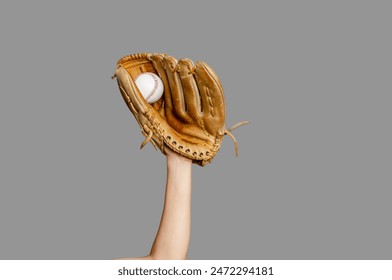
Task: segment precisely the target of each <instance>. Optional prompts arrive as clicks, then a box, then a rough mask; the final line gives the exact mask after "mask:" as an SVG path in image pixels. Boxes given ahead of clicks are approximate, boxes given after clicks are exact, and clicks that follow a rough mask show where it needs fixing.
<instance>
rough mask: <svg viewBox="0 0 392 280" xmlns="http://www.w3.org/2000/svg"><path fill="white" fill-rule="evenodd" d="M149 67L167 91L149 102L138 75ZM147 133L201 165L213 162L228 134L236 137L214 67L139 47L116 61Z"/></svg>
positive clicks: (125, 92) (129, 101)
mask: <svg viewBox="0 0 392 280" xmlns="http://www.w3.org/2000/svg"><path fill="white" fill-rule="evenodd" d="M144 72H152V73H155V74H157V75H158V76H159V77H160V78H161V80H162V82H163V86H164V93H163V97H162V98H161V99H160V100H158V101H157V102H155V103H154V104H149V103H147V102H146V101H145V99H144V98H143V96H142V94H141V93H140V91H139V89H138V87H137V86H136V84H135V82H134V80H135V78H136V77H137V76H138V75H139V74H141V73H144ZM114 77H116V78H117V82H118V86H119V89H120V92H121V94H122V96H123V98H124V100H125V102H126V104H127V105H128V107H129V109H130V110H131V112H132V113H133V115H134V116H135V118H136V121H137V122H138V123H139V125H140V127H141V128H142V133H143V135H144V136H146V139H145V140H144V141H143V143H142V145H141V148H143V146H144V145H145V144H147V143H148V142H151V143H152V144H153V145H154V147H156V148H158V149H159V150H161V151H162V153H164V149H163V148H164V145H166V146H167V147H169V148H170V149H171V150H173V151H175V152H177V153H179V154H181V155H182V156H184V157H187V158H190V159H192V160H193V162H194V163H197V164H199V165H201V166H204V165H206V164H207V163H210V162H211V161H212V159H213V158H214V156H215V155H216V153H217V152H218V150H219V148H220V147H221V144H222V138H223V137H224V135H226V134H227V135H229V136H230V137H231V138H232V139H233V140H234V143H235V148H236V152H237V153H238V147H237V141H236V140H235V138H234V136H233V135H232V134H231V132H230V131H231V130H232V129H234V128H236V127H238V126H240V125H242V124H245V123H248V122H241V123H239V124H237V125H235V126H234V127H232V128H231V129H226V126H225V114H226V113H225V98H224V94H223V88H222V85H221V83H220V81H219V78H218V77H217V75H216V74H215V72H214V71H213V70H212V69H211V68H210V67H209V66H208V65H207V64H206V63H204V62H197V63H196V64H194V63H193V62H192V60H190V59H188V58H185V59H181V60H179V61H177V59H175V58H174V57H172V56H168V55H165V54H150V53H140V54H133V55H129V56H125V57H123V58H121V59H120V60H119V61H118V62H117V69H116V71H115V74H114V76H113V78H114Z"/></svg>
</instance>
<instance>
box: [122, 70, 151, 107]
mask: <svg viewBox="0 0 392 280" xmlns="http://www.w3.org/2000/svg"><path fill="white" fill-rule="evenodd" d="M115 76H116V77H117V82H118V85H119V87H120V89H121V94H122V95H123V97H124V100H125V101H126V102H127V104H128V107H130V108H134V109H135V110H136V111H137V112H140V113H142V114H144V113H145V111H146V108H147V107H148V106H150V105H149V104H148V103H147V102H146V101H145V99H144V97H143V95H142V94H141V93H140V91H139V89H138V87H137V86H136V84H135V82H134V81H133V79H132V78H131V76H130V75H129V73H128V72H127V70H125V69H124V68H123V67H119V68H117V69H116V71H115ZM129 103H131V104H129Z"/></svg>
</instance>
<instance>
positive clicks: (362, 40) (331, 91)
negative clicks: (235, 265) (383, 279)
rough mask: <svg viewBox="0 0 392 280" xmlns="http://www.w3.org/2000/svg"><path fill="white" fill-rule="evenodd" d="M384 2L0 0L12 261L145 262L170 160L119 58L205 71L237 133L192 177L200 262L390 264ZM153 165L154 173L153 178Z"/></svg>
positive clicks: (3, 254) (7, 245)
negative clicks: (143, 127) (131, 103)
mask: <svg viewBox="0 0 392 280" xmlns="http://www.w3.org/2000/svg"><path fill="white" fill-rule="evenodd" d="M391 8H392V5H391V4H390V2H388V1H383V2H381V1H380V2H378V1H351V2H349V1H323V2H321V1H285V2H282V1H263V2H262V1H236V2H234V1H233V2H231V3H228V1H219V2H218V1H200V0H199V1H192V2H191V1H155V4H154V2H152V1H106V2H105V3H104V2H103V1H90V2H88V1H63V2H60V1H19V2H18V1H13V2H11V1H2V2H1V4H0V31H1V51H0V71H1V72H0V79H1V83H0V125H1V131H0V133H1V138H0V141H1V142H0V172H1V173H0V222H1V225H0V258H1V259H111V258H115V257H121V256H142V255H145V254H147V253H148V251H149V249H150V247H151V244H152V241H153V238H154V236H155V233H156V230H157V227H158V224H159V219H160V215H161V209H162V205H163V192H164V184H165V176H166V170H165V158H164V157H163V156H162V155H161V154H160V153H159V152H156V151H155V150H154V149H153V148H152V146H151V145H148V146H147V147H146V148H145V149H144V150H142V151H139V145H140V142H141V141H142V140H143V137H142V136H141V134H140V133H139V127H138V126H137V124H136V121H135V120H134V119H133V116H132V114H131V113H130V112H129V110H128V109H127V107H126V105H125V103H124V102H123V100H122V97H121V95H120V93H119V91H118V88H117V85H116V82H115V81H113V80H111V79H110V76H111V75H112V74H113V71H114V68H115V62H116V61H117V59H119V58H120V57H122V56H124V55H127V54H130V53H137V52H164V53H168V54H171V55H173V56H175V57H177V58H182V57H189V58H191V59H192V60H194V61H196V60H203V61H206V62H208V64H210V65H211V66H212V67H213V68H214V69H215V70H216V72H217V74H218V75H219V77H220V78H221V81H222V84H223V86H224V88H225V94H226V101H227V125H228V126H230V125H232V124H234V123H236V122H237V121H242V120H251V121H252V124H251V125H249V126H246V127H241V128H239V129H238V130H237V131H235V132H234V134H235V135H236V137H237V140H238V141H239V145H240V155H239V157H238V158H237V159H236V158H235V153H234V149H233V143H232V141H231V140H230V139H229V138H225V140H224V143H223V147H222V149H221V151H220V153H219V154H218V155H217V157H216V158H215V160H214V161H213V163H212V164H211V165H208V166H206V167H204V168H200V167H198V166H194V168H193V171H194V174H193V198H192V204H193V205H192V218H193V219H192V238H191V245H190V251H189V258H190V259H384V258H386V259H391V256H392V245H391V237H390V236H392V226H391V223H390V215H391V212H392V204H391V203H390V200H391V194H392V192H391V186H392V179H391V173H392V172H391V167H392V159H391V154H392V153H391V152H392V149H391V141H392V139H391V138H392V133H391V117H392V114H391V101H392V98H391V93H392V90H391V89H392V86H391V72H392V71H391V67H392V66H391V65H392V59H391V57H392V56H391V50H392V44H391V42H392V40H391V25H392V20H391V13H390V12H391ZM148 170H153V171H154V172H153V173H152V174H151V173H149V172H148Z"/></svg>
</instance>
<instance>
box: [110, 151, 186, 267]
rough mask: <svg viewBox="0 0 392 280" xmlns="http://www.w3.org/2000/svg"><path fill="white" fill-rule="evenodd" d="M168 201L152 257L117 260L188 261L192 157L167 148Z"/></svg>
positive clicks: (166, 198)
mask: <svg viewBox="0 0 392 280" xmlns="http://www.w3.org/2000/svg"><path fill="white" fill-rule="evenodd" d="M165 153H166V162H167V178H166V193H165V203H164V206H163V212H162V218H161V222H160V225H159V229H158V232H157V235H156V237H155V240H154V243H153V245H152V248H151V252H150V254H149V255H148V256H145V257H140V258H118V259H117V260H185V259H186V258H187V253H188V247H189V240H190V230H191V189H192V184H191V181H192V160H190V159H187V158H185V157H183V156H180V155H178V154H177V153H175V152H172V151H171V150H170V149H167V148H165Z"/></svg>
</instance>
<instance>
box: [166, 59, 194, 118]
mask: <svg viewBox="0 0 392 280" xmlns="http://www.w3.org/2000/svg"><path fill="white" fill-rule="evenodd" d="M163 64H164V67H165V70H166V75H167V78H168V81H169V87H170V94H171V102H172V105H173V107H172V110H173V113H175V114H176V115H177V116H178V117H179V118H180V119H182V120H183V121H186V120H187V119H188V117H187V115H186V113H185V101H184V94H183V90H182V85H181V80H180V75H179V74H178V73H177V71H176V70H177V59H175V58H174V57H171V56H165V57H164V58H163Z"/></svg>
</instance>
